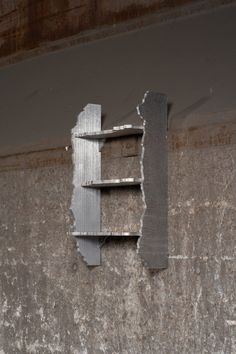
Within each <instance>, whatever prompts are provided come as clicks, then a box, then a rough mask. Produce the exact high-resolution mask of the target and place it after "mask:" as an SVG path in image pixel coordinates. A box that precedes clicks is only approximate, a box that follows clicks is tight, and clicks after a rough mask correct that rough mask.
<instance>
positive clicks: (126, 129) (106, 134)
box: [75, 124, 143, 139]
mask: <svg viewBox="0 0 236 354" xmlns="http://www.w3.org/2000/svg"><path fill="white" fill-rule="evenodd" d="M142 134H143V126H142V125H141V126H135V125H132V124H127V125H122V126H118V127H113V128H112V129H108V130H101V131H97V132H89V133H82V134H76V135H75V136H76V138H82V139H107V138H117V137H121V136H127V135H142Z"/></svg>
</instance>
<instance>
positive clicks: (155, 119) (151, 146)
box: [138, 92, 168, 269]
mask: <svg viewBox="0 0 236 354" xmlns="http://www.w3.org/2000/svg"><path fill="white" fill-rule="evenodd" d="M138 112H139V114H140V116H141V118H143V120H144V134H143V140H142V159H141V168H142V178H143V182H142V193H143V200H144V204H145V211H144V214H143V217H142V222H141V235H142V236H141V238H140V240H139V243H138V252H139V254H140V256H141V258H142V260H143V261H144V263H145V265H146V266H147V267H148V268H150V269H161V268H166V267H167V265H168V238H167V235H168V218H167V217H168V180H167V177H168V171H167V169H168V167H167V97H166V96H165V95H163V94H158V93H155V92H147V93H146V94H145V96H144V100H143V102H142V104H141V105H140V106H139V107H138Z"/></svg>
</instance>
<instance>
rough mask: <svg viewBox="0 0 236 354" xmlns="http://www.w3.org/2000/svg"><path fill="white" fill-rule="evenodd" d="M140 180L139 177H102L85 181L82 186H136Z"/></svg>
mask: <svg viewBox="0 0 236 354" xmlns="http://www.w3.org/2000/svg"><path fill="white" fill-rule="evenodd" d="M141 182H142V179H141V178H121V179H103V180H97V181H86V182H85V183H83V184H82V187H87V188H104V187H122V186H137V185H140V184H141Z"/></svg>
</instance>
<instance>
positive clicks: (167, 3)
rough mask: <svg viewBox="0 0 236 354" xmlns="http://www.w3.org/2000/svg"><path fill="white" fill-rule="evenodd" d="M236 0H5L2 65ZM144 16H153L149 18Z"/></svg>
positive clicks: (0, 12)
mask: <svg viewBox="0 0 236 354" xmlns="http://www.w3.org/2000/svg"><path fill="white" fill-rule="evenodd" d="M233 2H235V0H214V1H212V0H208V1H203V0H195V1H193V0H148V1H146V0H139V1H138V0H129V1H127V0H119V1H107V0H102V1H94V0H84V1H80V0H73V1H72V0H63V1H55V0H54V1H48V0H35V1H27V0H18V1H8V0H3V1H1V2H0V44H1V46H0V65H4V64H9V63H12V62H15V61H19V60H22V59H24V58H26V57H28V56H32V55H36V54H40V53H43V52H49V51H52V50H56V49H61V48H64V47H66V46H70V45H74V44H77V43H81V42H85V41H91V40H94V39H97V38H101V37H106V36H110V35H112V34H116V33H119V32H126V31H129V30H132V29H135V28H140V27H143V26H145V25H148V24H151V23H154V22H160V21H163V20H164V21H166V20H168V18H172V19H173V18H175V17H179V16H185V15H192V14H194V13H198V12H201V11H205V10H206V9H210V8H213V7H214V8H215V7H218V6H222V5H226V4H230V3H233ZM145 16H146V17H147V16H153V17H152V18H149V17H148V18H147V19H146V20H145V19H144V17H145ZM120 25H121V26H120Z"/></svg>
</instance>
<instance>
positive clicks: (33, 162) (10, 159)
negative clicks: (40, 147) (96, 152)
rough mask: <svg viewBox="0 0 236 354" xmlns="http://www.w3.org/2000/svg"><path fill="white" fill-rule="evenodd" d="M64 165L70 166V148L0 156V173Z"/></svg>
mask: <svg viewBox="0 0 236 354" xmlns="http://www.w3.org/2000/svg"><path fill="white" fill-rule="evenodd" d="M65 164H67V165H69V164H71V147H70V148H69V150H68V151H65V148H64V147H60V148H54V149H48V150H44V151H33V152H24V153H19V154H14V155H7V156H2V157H0V172H7V171H15V170H31V169H36V168H44V167H52V166H57V165H65Z"/></svg>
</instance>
